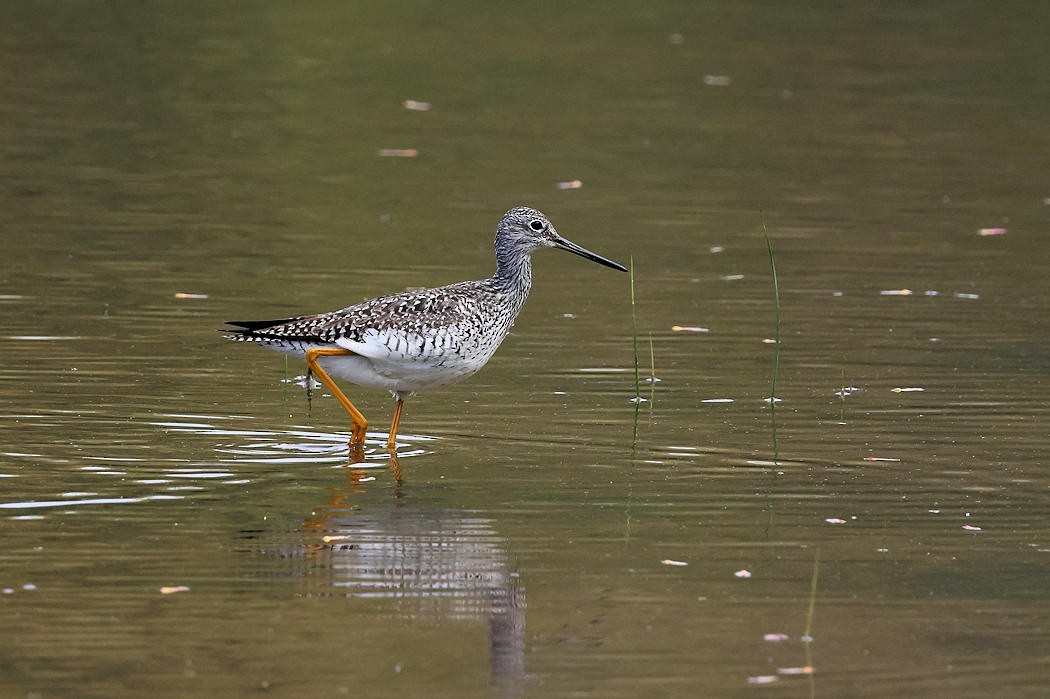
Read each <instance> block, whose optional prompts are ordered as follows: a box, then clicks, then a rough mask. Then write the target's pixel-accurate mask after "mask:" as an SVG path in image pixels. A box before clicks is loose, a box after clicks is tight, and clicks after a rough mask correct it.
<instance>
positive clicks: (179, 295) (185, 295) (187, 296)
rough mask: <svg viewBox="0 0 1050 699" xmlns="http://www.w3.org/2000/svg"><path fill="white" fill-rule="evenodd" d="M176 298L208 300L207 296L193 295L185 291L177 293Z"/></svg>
mask: <svg viewBox="0 0 1050 699" xmlns="http://www.w3.org/2000/svg"><path fill="white" fill-rule="evenodd" d="M175 298H177V299H206V298H208V295H207V294H191V293H188V292H185V291H176V292H175Z"/></svg>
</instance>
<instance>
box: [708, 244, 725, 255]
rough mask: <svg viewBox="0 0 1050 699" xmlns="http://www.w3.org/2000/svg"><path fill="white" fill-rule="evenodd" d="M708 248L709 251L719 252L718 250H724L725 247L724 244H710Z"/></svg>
mask: <svg viewBox="0 0 1050 699" xmlns="http://www.w3.org/2000/svg"><path fill="white" fill-rule="evenodd" d="M709 249H710V251H711V252H712V253H719V252H725V251H726V247H725V246H724V245H712V246H711V247H710V248H709Z"/></svg>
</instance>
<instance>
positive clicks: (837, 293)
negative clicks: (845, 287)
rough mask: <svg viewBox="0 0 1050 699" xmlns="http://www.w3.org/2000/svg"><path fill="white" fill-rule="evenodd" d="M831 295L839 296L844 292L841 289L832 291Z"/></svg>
mask: <svg viewBox="0 0 1050 699" xmlns="http://www.w3.org/2000/svg"><path fill="white" fill-rule="evenodd" d="M831 295H832V296H834V297H836V298H837V297H839V296H842V295H843V294H842V292H841V291H832V292H831Z"/></svg>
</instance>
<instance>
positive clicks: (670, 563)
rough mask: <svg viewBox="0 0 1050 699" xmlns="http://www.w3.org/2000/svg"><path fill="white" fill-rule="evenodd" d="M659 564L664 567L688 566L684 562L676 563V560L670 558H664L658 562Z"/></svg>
mask: <svg viewBox="0 0 1050 699" xmlns="http://www.w3.org/2000/svg"><path fill="white" fill-rule="evenodd" d="M660 563H663V564H664V565H665V566H687V565H689V564H688V563H687V562H685V561H676V560H674V559H672V558H665V559H663V560H662V561H660Z"/></svg>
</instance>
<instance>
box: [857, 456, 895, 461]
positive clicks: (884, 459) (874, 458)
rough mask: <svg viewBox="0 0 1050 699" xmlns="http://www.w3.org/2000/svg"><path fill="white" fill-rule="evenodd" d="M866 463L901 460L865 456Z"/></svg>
mask: <svg viewBox="0 0 1050 699" xmlns="http://www.w3.org/2000/svg"><path fill="white" fill-rule="evenodd" d="M864 460H865V461H900V459H893V458H890V457H888V456H865V457H864Z"/></svg>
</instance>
